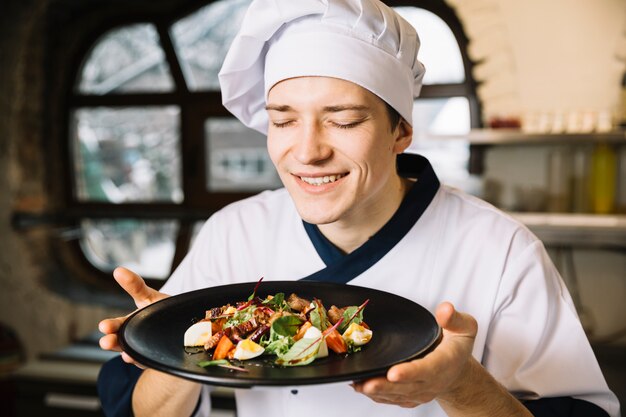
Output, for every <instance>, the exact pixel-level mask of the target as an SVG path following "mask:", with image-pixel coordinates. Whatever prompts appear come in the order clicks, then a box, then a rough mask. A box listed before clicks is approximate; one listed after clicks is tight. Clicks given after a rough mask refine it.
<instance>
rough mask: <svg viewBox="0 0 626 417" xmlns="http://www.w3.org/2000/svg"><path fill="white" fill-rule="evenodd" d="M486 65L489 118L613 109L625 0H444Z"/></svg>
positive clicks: (623, 53) (481, 75) (623, 62)
mask: <svg viewBox="0 0 626 417" xmlns="http://www.w3.org/2000/svg"><path fill="white" fill-rule="evenodd" d="M447 1H448V3H450V5H451V6H452V7H454V8H455V10H456V12H457V14H458V15H459V18H460V19H461V21H462V23H463V25H464V28H465V31H466V33H467V34H468V36H469V38H470V47H469V52H470V55H471V57H472V58H473V59H474V60H475V61H480V60H483V61H484V63H483V64H482V65H479V66H478V67H477V68H476V71H475V74H474V75H475V77H476V78H477V79H478V80H479V81H483V82H484V86H482V87H481V89H480V90H479V94H480V96H481V99H482V101H483V105H484V110H485V116H486V118H488V117H490V116H498V115H519V116H523V115H524V114H526V113H529V112H536V111H542V112H543V111H569V110H594V111H603V110H611V111H615V110H616V109H617V106H618V102H619V88H618V86H619V85H620V83H621V77H622V74H623V72H624V70H625V68H626V2H625V1H624V0H593V1H591V0H524V1H518V0H447Z"/></svg>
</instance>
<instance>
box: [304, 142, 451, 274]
mask: <svg viewBox="0 0 626 417" xmlns="http://www.w3.org/2000/svg"><path fill="white" fill-rule="evenodd" d="M397 168H398V173H399V174H400V175H401V176H402V177H406V178H416V179H417V181H416V182H415V184H414V185H413V187H411V189H410V190H409V192H408V193H407V195H406V196H405V197H404V200H402V203H401V204H400V207H399V208H398V210H397V211H396V212H395V213H394V215H393V216H392V217H391V219H389V221H388V222H387V223H386V224H385V225H384V226H383V227H382V228H381V229H380V230H379V231H378V232H376V234H374V236H372V237H371V238H370V239H369V240H368V241H367V242H365V243H364V244H363V245H361V246H360V247H359V248H357V249H356V250H354V251H353V252H352V253H349V254H347V255H346V254H344V253H343V252H342V251H341V250H340V249H339V248H337V247H336V246H335V245H333V244H332V243H331V242H330V241H329V240H328V239H326V237H325V236H324V235H323V234H322V233H321V232H320V230H319V228H318V227H317V226H316V225H314V224H310V223H307V222H305V221H302V223H303V224H304V229H305V230H306V232H307V234H308V235H309V239H311V243H313V246H314V247H315V250H316V251H317V253H318V255H319V256H320V257H321V258H322V260H323V261H324V263H325V264H326V268H323V269H321V270H319V271H317V272H315V273H313V274H311V275H309V276H307V277H304V278H302V279H303V280H306V281H330V282H337V283H343V284H345V283H347V282H349V281H351V280H352V279H354V278H356V277H357V276H359V275H360V274H362V273H363V272H365V271H366V270H368V269H369V268H370V267H372V266H373V265H374V264H376V262H378V261H379V260H380V259H381V258H382V257H383V256H385V254H387V253H388V252H389V251H390V250H391V249H392V248H393V247H394V246H395V245H396V244H397V243H398V242H399V241H400V240H402V238H403V237H404V236H405V235H406V234H407V233H408V232H409V230H410V229H411V228H412V227H413V225H415V223H417V221H418V220H419V218H420V217H421V215H422V213H424V211H425V210H426V208H427V207H428V205H429V204H430V202H431V201H432V200H433V198H434V197H435V194H436V193H437V190H438V189H439V179H437V175H435V171H433V168H432V166H431V165H430V163H429V162H428V160H427V159H426V158H424V157H423V156H421V155H415V154H401V155H398V158H397Z"/></svg>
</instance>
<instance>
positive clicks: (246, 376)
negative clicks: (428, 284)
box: [119, 281, 441, 387]
mask: <svg viewBox="0 0 626 417" xmlns="http://www.w3.org/2000/svg"><path fill="white" fill-rule="evenodd" d="M255 284H256V283H254V282H249V283H242V284H233V285H224V286H219V287H212V288H206V289H202V290H197V291H192V292H188V293H184V294H180V295H177V296H174V297H169V298H166V299H164V300H161V301H158V302H156V303H154V304H151V305H149V306H147V307H145V308H143V309H141V310H138V311H136V312H135V313H134V314H132V315H131V316H130V317H129V318H128V319H127V320H126V321H125V323H124V325H123V326H122V328H121V329H120V331H119V341H120V345H121V346H122V348H123V350H124V351H125V352H127V353H128V354H129V355H130V356H132V357H133V358H134V359H135V360H136V361H137V362H139V363H141V364H142V365H145V366H147V367H150V368H154V369H157V370H160V371H163V372H167V373H170V374H173V375H177V376H180V377H183V378H187V379H190V380H194V381H199V382H203V383H206V384H211V385H222V386H230V387H251V386H254V385H274V386H280V385H282V386H284V385H307V384H323V383H330V382H339V381H353V380H359V379H364V378H368V377H373V376H378V375H383V374H384V373H385V372H386V371H387V370H388V369H389V368H390V367H391V366H393V365H395V364H397V363H400V362H404V361H408V360H411V359H415V358H417V357H419V356H421V355H423V354H425V353H426V352H427V351H429V349H431V348H433V347H434V345H435V344H436V343H437V342H438V341H439V337H440V335H441V329H440V328H439V326H438V325H437V322H436V321H435V318H434V317H433V316H432V314H430V312H428V310H426V309H425V308H424V307H422V306H420V305H419V304H417V303H415V302H413V301H411V300H408V299H406V298H403V297H400V296H397V295H394V294H390V293H387V292H384V291H378V290H374V289H371V288H364V287H358V286H353V285H340V284H332V283H325V282H310V281H266V282H263V283H262V284H261V285H260V287H259V289H258V290H257V295H258V296H260V297H261V298H264V297H265V296H267V295H270V294H272V295H273V294H276V293H279V292H283V293H285V296H286V297H287V296H289V295H290V294H291V293H296V294H298V295H299V296H301V297H304V298H307V299H309V300H310V299H313V298H319V299H320V300H322V302H323V303H324V305H325V306H326V307H327V308H330V306H331V305H333V304H335V305H337V306H338V307H342V306H348V305H361V304H362V303H363V302H364V301H365V300H367V299H369V300H370V301H369V304H368V305H367V307H366V308H365V311H364V320H365V321H366V322H367V324H368V325H369V326H370V328H371V329H372V331H373V332H374V334H373V337H372V340H371V341H370V342H369V343H368V344H367V345H365V346H364V347H363V349H362V350H361V351H360V352H357V353H354V354H351V355H347V356H344V355H335V354H334V353H333V352H330V355H329V356H328V357H326V358H322V359H316V360H315V361H314V362H313V363H311V364H309V365H305V366H296V367H279V366H274V365H273V359H274V357H270V356H265V357H264V356H261V357H260V358H256V359H252V360H249V361H244V362H241V364H242V365H241V366H242V367H244V368H246V369H247V370H248V372H241V371H233V370H228V369H225V368H221V367H215V366H212V367H207V368H202V367H199V366H198V365H197V364H198V362H200V361H203V360H210V357H209V355H207V354H206V353H197V354H189V353H186V352H185V349H184V347H183V335H184V333H185V330H187V328H188V327H189V326H190V325H191V324H192V323H193V322H194V321H197V320H198V319H201V318H204V315H205V311H206V310H208V309H209V308H212V307H219V306H222V305H225V304H228V303H230V304H234V303H236V302H238V301H245V300H247V299H248V296H249V295H250V294H251V293H252V290H253V289H254V286H255Z"/></svg>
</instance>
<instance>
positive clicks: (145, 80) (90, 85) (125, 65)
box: [78, 24, 174, 95]
mask: <svg viewBox="0 0 626 417" xmlns="http://www.w3.org/2000/svg"><path fill="white" fill-rule="evenodd" d="M173 89H174V82H173V80H172V77H171V75H170V72H169V66H168V65H167V62H166V60H165V54H164V52H163V50H162V49H161V46H160V44H159V37H158V34H157V31H156V29H155V27H154V25H151V24H137V25H131V26H125V27H123V28H119V29H114V30H111V31H109V32H107V33H106V34H105V35H104V36H102V38H100V40H99V41H98V42H97V43H96V44H95V46H94V47H93V49H92V50H91V52H90V53H89V55H88V56H87V58H86V59H85V61H84V64H83V67H82V71H81V75H80V80H79V83H78V91H79V92H80V93H83V94H97V95H102V94H108V93H121V92H126V93H127V92H137V91H149V92H167V91H172V90H173Z"/></svg>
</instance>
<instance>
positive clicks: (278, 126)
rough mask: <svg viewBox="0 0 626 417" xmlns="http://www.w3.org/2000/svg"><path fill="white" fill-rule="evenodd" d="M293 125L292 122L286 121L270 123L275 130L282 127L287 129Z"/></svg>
mask: <svg viewBox="0 0 626 417" xmlns="http://www.w3.org/2000/svg"><path fill="white" fill-rule="evenodd" d="M291 124H293V120H286V121H277V122H275V121H272V126H274V127H277V128H283V127H289V125H291Z"/></svg>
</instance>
